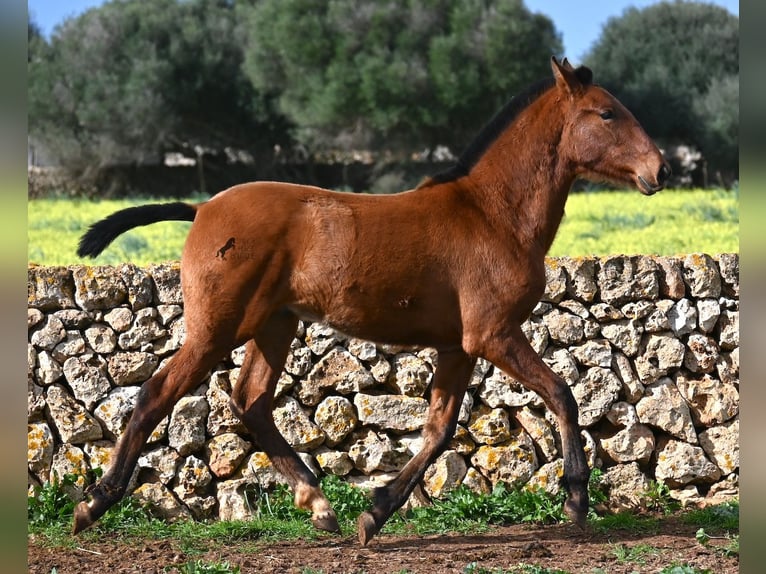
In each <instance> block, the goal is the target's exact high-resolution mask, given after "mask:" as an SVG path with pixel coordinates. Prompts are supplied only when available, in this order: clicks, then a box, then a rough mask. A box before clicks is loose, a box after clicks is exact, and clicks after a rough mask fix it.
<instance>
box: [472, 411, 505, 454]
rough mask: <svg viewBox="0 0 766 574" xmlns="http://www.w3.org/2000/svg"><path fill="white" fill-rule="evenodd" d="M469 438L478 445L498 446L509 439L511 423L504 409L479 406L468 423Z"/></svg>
mask: <svg viewBox="0 0 766 574" xmlns="http://www.w3.org/2000/svg"><path fill="white" fill-rule="evenodd" d="M468 432H469V433H470V434H471V438H473V440H475V441H476V442H477V443H479V444H489V445H492V444H500V443H503V442H506V441H508V440H509V439H510V438H511V423H510V420H509V418H508V412H507V411H506V410H505V409H500V408H495V409H493V408H490V407H487V406H485V405H479V408H478V409H476V410H474V411H473V412H472V413H471V419H470V420H469V422H468Z"/></svg>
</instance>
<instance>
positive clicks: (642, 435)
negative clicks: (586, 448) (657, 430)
mask: <svg viewBox="0 0 766 574" xmlns="http://www.w3.org/2000/svg"><path fill="white" fill-rule="evenodd" d="M606 418H607V419H608V420H609V422H611V423H612V424H613V425H616V426H621V427H623V428H621V429H620V430H618V431H617V432H616V433H614V434H611V435H608V436H604V437H602V438H600V439H599V446H600V447H601V449H602V450H603V451H604V452H605V453H606V454H607V455H608V456H609V458H610V459H611V460H612V461H614V462H616V463H626V462H633V461H638V462H640V463H642V464H645V463H647V462H649V458H650V457H651V456H652V453H653V452H654V445H655V442H654V434H653V433H652V431H651V429H649V427H648V426H646V425H643V424H640V423H639V420H638V415H637V414H636V410H635V407H634V406H633V405H631V404H630V403H626V402H617V403H615V404H614V405H612V407H611V408H610V409H609V412H608V413H607V414H606Z"/></svg>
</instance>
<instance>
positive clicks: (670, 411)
mask: <svg viewBox="0 0 766 574" xmlns="http://www.w3.org/2000/svg"><path fill="white" fill-rule="evenodd" d="M636 414H638V419H639V420H640V421H641V423H643V424H646V425H650V426H653V427H656V428H659V429H662V430H664V431H665V432H667V433H669V434H671V435H672V436H674V437H676V438H679V439H681V440H684V441H686V442H688V443H691V444H697V433H696V432H695V430H694V422H693V421H692V416H691V413H690V412H689V406H688V405H687V403H686V401H685V400H684V398H683V396H682V395H681V393H680V392H679V391H678V388H677V387H676V385H675V384H674V383H673V381H672V380H671V379H670V378H668V377H664V378H662V379H660V380H659V381H657V382H656V383H652V384H650V385H647V387H646V391H645V394H644V396H643V397H642V398H641V400H639V401H638V403H636Z"/></svg>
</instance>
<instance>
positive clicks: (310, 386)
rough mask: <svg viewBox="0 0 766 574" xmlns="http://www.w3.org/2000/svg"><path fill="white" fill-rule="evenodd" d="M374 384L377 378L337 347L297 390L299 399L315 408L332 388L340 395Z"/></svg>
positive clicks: (357, 360) (318, 364)
mask: <svg viewBox="0 0 766 574" xmlns="http://www.w3.org/2000/svg"><path fill="white" fill-rule="evenodd" d="M309 332H311V327H309ZM307 336H308V335H307ZM374 384H375V379H373V378H372V375H371V374H370V372H369V371H368V370H367V369H366V368H364V366H363V365H362V363H361V362H360V361H359V359H357V358H356V357H354V356H353V355H352V354H351V353H349V352H348V351H347V350H345V349H343V348H342V347H334V348H333V349H332V350H331V351H330V352H329V353H327V354H326V355H325V356H324V357H322V359H320V360H319V362H318V363H317V364H316V365H314V368H313V369H311V372H310V373H309V374H308V375H307V376H306V378H305V379H303V380H302V381H301V384H300V386H299V387H298V398H299V399H300V401H301V402H302V403H303V404H304V405H307V406H314V405H316V404H318V403H319V402H320V401H321V400H322V398H323V397H324V395H325V394H327V392H328V391H329V390H331V389H334V390H336V391H337V392H339V393H341V394H349V393H352V392H359V391H362V390H364V389H366V388H368V387H371V386H373V385H374Z"/></svg>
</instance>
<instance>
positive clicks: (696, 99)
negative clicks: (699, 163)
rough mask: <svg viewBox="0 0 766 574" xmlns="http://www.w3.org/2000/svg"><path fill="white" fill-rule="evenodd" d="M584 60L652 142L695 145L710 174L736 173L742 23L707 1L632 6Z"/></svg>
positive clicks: (608, 26) (611, 23) (609, 23)
mask: <svg viewBox="0 0 766 574" xmlns="http://www.w3.org/2000/svg"><path fill="white" fill-rule="evenodd" d="M647 30H651V41H647V32H646V31H647ZM585 61H586V63H587V64H588V65H589V66H591V67H592V68H593V70H594V74H595V76H596V80H597V81H598V82H599V83H601V84H603V85H604V86H605V87H607V89H609V90H610V91H611V92H612V93H614V94H615V95H616V96H617V97H618V98H619V99H620V100H621V101H622V102H623V103H624V104H625V105H626V106H627V107H628V108H629V109H631V111H633V113H634V114H635V115H636V117H637V118H638V119H639V121H640V122H641V123H642V124H643V125H644V127H645V128H646V130H647V131H648V133H649V134H650V135H651V136H653V137H656V138H660V139H662V140H664V141H666V142H671V143H672V142H683V143H687V144H694V145H695V147H697V148H699V149H701V150H702V152H703V154H704V155H705V156H706V157H707V158H708V160H709V161H710V162H711V163H712V164H713V165H712V166H711V167H713V168H714V169H725V170H729V171H732V170H733V171H735V172H736V169H737V165H736V159H737V151H736V150H737V145H738V143H737V131H738V123H739V120H738V110H739V106H738V103H737V99H738V78H739V19H738V18H737V17H736V16H734V15H733V14H731V13H730V12H728V11H727V10H726V9H725V8H722V7H720V6H715V5H713V4H707V3H702V2H658V3H656V4H652V5H650V6H647V7H645V8H641V9H639V8H634V7H631V8H628V9H626V10H625V11H624V12H623V13H622V15H621V16H618V17H613V18H610V19H609V20H608V21H607V23H606V25H605V26H604V29H603V32H602V34H601V37H600V38H599V39H598V40H597V42H596V44H595V45H594V46H593V48H592V50H591V51H590V53H589V54H588V55H587V57H586V58H585ZM716 146H721V147H720V148H718V149H717V148H716Z"/></svg>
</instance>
